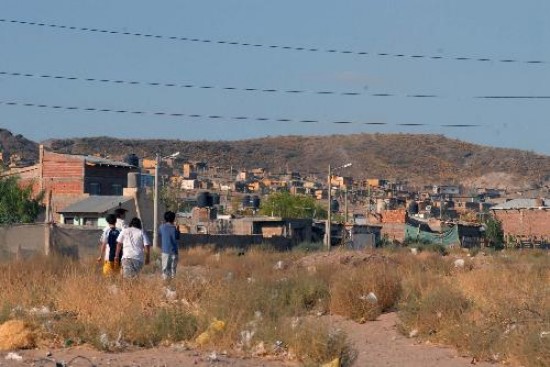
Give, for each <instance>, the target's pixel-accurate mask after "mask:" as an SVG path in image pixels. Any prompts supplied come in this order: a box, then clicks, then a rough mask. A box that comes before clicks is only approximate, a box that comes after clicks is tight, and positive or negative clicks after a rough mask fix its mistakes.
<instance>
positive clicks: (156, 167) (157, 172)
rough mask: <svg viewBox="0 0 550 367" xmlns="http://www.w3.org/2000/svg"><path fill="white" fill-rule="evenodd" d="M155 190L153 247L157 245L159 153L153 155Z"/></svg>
mask: <svg viewBox="0 0 550 367" xmlns="http://www.w3.org/2000/svg"><path fill="white" fill-rule="evenodd" d="M155 161H156V162H155V190H154V194H153V248H156V247H157V246H158V220H159V213H158V212H159V165H160V155H159V153H157V155H156V157H155Z"/></svg>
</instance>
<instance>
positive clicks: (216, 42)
mask: <svg viewBox="0 0 550 367" xmlns="http://www.w3.org/2000/svg"><path fill="white" fill-rule="evenodd" d="M0 22H3V23H8V24H19V25H26V26H35V27H46V28H58V29H64V30H70V31H78V32H92V33H102V34H110V35H122V36H132V37H141V38H153V39H164V40H170V41H183V42H195V43H208V44H213V45H228V46H241V47H250V48H265V49H272V50H273V49H280V50H287V51H300V52H316V53H330V54H347V55H355V56H371V57H372V56H374V57H393V58H400V59H415V60H422V59H424V60H453V61H473V62H497V63H505V64H510V63H521V64H547V63H548V61H545V60H521V59H516V58H503V59H499V58H490V57H477V56H440V55H427V54H420V53H419V54H404V53H393V52H373V51H369V52H367V51H356V50H344V49H333V48H330V49H324V48H321V47H309V46H291V45H279V44H264V43H250V42H239V41H229V40H216V39H209V38H196V37H191V36H169V35H162V34H151V33H142V32H128V31H117V30H114V29H101V28H95V27H80V26H68V25H63V24H55V23H41V22H31V21H25V20H17V19H0Z"/></svg>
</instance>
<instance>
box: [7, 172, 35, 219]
mask: <svg viewBox="0 0 550 367" xmlns="http://www.w3.org/2000/svg"><path fill="white" fill-rule="evenodd" d="M43 198H44V193H43V192H42V193H40V194H39V195H38V196H37V197H35V198H33V197H32V187H31V186H26V187H21V186H19V180H18V179H17V178H16V177H0V224H12V223H31V222H34V221H35V220H36V217H37V216H38V214H39V213H40V210H41V209H42V204H41V203H42V200H43Z"/></svg>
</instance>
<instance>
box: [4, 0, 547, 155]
mask: <svg viewBox="0 0 550 367" xmlns="http://www.w3.org/2000/svg"><path fill="white" fill-rule="evenodd" d="M549 14H550V1H548V0H524V1H517V0H514V1H512V0H484V1H479V0H460V1H459V0H447V1H441V0H416V1H403V0H401V1H397V0H384V1H381V0H343V1H332V0H331V1H328V0H315V1H313V0H300V1H296V0H292V1H291V0H277V1H259V0H238V1H236V0H216V1H214V0H200V1H185V0H171V1H168V0H166V1H160V0H159V1H154V2H153V1H143V0H117V1H112V0H109V1H107V0H82V1H74V0H58V1H43V0H34V1H25V0H2V6H1V11H0V18H1V19H2V21H0V50H1V51H0V55H1V57H0V101H1V102H3V103H2V104H0V127H3V128H7V129H10V130H11V131H12V132H14V133H18V134H23V135H25V136H26V137H29V138H31V139H34V140H43V139H47V138H52V137H57V138H60V137H75V136H96V135H109V136H114V137H131V138H177V139H183V140H199V139H200V140H202V139H205V140H220V139H242V138H252V137H260V136H267V135H271V136H275V135H299V134H302V135H325V134H351V133H359V132H380V133H386V132H407V133H409V132H411V133H437V134H445V135H447V136H450V137H455V138H459V139H463V140H467V141H471V142H475V143H481V144H486V145H495V146H505V147H518V148H523V149H529V150H533V151H537V152H543V153H550V144H548V143H547V142H548V141H549V139H548V135H549V133H550V124H549V122H550V119H549V112H550V99H548V98H546V99H544V98H538V99H509V98H503V99H480V98H475V97H479V96H550V47H549V45H550V22H549V21H548V19H549ZM11 20H16V21H23V22H35V23H44V24H56V25H62V26H74V27H77V28H89V29H98V30H108V31H115V32H130V33H139V34H142V35H154V36H157V35H158V36H162V37H149V36H128V35H123V34H120V33H113V34H111V33H107V32H97V31H95V32H90V31H83V30H78V29H77V30H71V29H67V28H65V29H63V28H59V27H49V26H36V25H29V24H20V23H13V22H10V21H11ZM171 36H178V37H185V38H187V40H181V39H178V40H174V39H170V37H171ZM191 39H198V40H200V41H190V40H191ZM204 40H210V42H202V41H204ZM218 41H227V42H237V43H238V44H237V45H231V44H228V43H219V42H218ZM243 44H246V45H243ZM254 45H261V46H254ZM270 46H279V47H270ZM284 46H288V47H292V48H291V49H285V48H284ZM296 48H304V50H299V49H298V50H297V49H296ZM310 49H314V50H317V51H311V50H310ZM329 50H337V51H338V52H329ZM342 51H343V52H342ZM347 51H353V52H351V53H348V52H347ZM363 53H368V54H363ZM380 53H382V54H389V55H378V54H380ZM397 55H404V56H397ZM412 56H418V57H412ZM420 56H424V57H420ZM463 57H465V58H474V59H476V60H463V59H460V58H463ZM457 58H459V59H457ZM477 59H489V60H488V61H479V60H477ZM510 60H514V61H515V62H510ZM528 61H544V63H530V62H528ZM2 73H7V74H2ZM12 73H22V74H31V75H33V76H32V77H23V76H14V75H10V74H12ZM39 75H48V76H61V77H71V78H78V79H77V80H67V79H62V78H58V79H54V78H48V77H38V76H39ZM87 78H90V79H103V80H109V81H111V82H96V81H85V79H87ZM112 81H124V82H119V83H115V82H112ZM127 81H135V82H140V83H135V84H130V83H126V82H127ZM148 82H152V83H162V84H169V86H155V85H148V84H146V83H148ZM144 83H145V84H144ZM185 85H188V86H189V87H185ZM205 86H206V87H210V88H200V87H205ZM224 88H235V89H224ZM246 89H259V90H260V91H257V90H246ZM261 90H272V91H261ZM289 91H304V92H302V93H292V92H289ZM318 92H334V93H332V94H323V93H318ZM345 93H352V94H354V93H356V94H357V93H358V94H359V95H346V94H345ZM376 94H391V96H376ZM411 95H433V96H435V97H425V98H419V97H411ZM5 102H17V103H18V105H6V104H5ZM25 103H30V104H31V105H29V106H23V105H22V104H25ZM38 104H43V105H46V106H62V107H78V108H79V109H72V110H66V109H62V108H49V107H42V108H37V107H34V106H35V105H38ZM85 108H96V109H107V110H113V111H134V112H135V111H143V112H152V113H155V112H160V113H171V114H182V116H163V115H154V114H135V113H122V112H97V111H95V112H94V111H86V110H83V109H85ZM189 115H200V116H201V117H191V116H189ZM208 116H210V118H209V117H208ZM218 116H222V117H219V118H218ZM244 117H247V118H248V119H243V118H244ZM264 119H266V120H264ZM286 119H289V120H292V121H291V122H288V121H277V120H286ZM309 120H315V121H318V122H304V121H309ZM335 121H351V122H352V123H350V124H335V123H333V122H335ZM365 123H386V124H387V125H372V124H370V125H367V124H365ZM415 123H417V124H427V126H403V125H398V124H415ZM442 124H478V125H481V126H479V127H471V128H457V127H443V126H440V125H442Z"/></svg>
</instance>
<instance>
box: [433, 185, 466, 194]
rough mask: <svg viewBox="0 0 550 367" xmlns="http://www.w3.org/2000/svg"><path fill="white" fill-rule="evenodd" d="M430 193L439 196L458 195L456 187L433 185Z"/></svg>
mask: <svg viewBox="0 0 550 367" xmlns="http://www.w3.org/2000/svg"><path fill="white" fill-rule="evenodd" d="M432 192H433V193H434V194H439V195H460V186H458V185H434V186H433V189H432Z"/></svg>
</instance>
